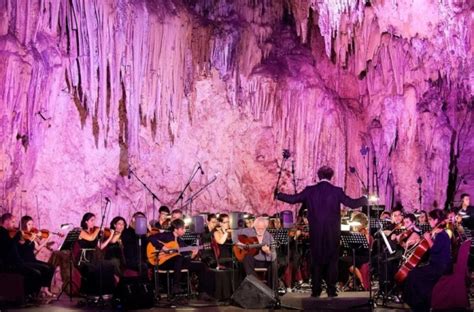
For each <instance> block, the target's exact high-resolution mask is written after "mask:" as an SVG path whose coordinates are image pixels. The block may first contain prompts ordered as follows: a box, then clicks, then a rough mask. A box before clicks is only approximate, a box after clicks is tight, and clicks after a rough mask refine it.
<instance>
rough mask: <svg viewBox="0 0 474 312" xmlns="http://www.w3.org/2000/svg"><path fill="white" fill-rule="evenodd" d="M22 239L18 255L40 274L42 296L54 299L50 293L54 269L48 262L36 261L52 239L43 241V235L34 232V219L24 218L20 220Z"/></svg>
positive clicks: (19, 242)
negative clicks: (37, 256)
mask: <svg viewBox="0 0 474 312" xmlns="http://www.w3.org/2000/svg"><path fill="white" fill-rule="evenodd" d="M20 230H21V237H20V240H19V241H18V253H19V255H20V257H21V258H22V259H23V262H24V264H25V265H27V266H28V267H30V268H33V269H35V270H37V271H39V272H40V274H41V278H40V283H41V290H40V291H41V293H40V295H42V296H46V297H52V296H53V294H52V293H51V291H50V287H51V281H52V280H53V275H54V269H55V268H54V267H53V266H52V265H50V264H48V263H46V262H43V261H40V260H38V259H36V253H37V252H39V251H40V250H41V249H43V248H44V247H45V246H46V244H47V243H48V242H49V240H50V239H51V236H49V237H48V238H46V239H41V237H40V236H41V233H39V234H38V232H36V231H33V218H31V217H30V216H23V217H22V218H21V220H20Z"/></svg>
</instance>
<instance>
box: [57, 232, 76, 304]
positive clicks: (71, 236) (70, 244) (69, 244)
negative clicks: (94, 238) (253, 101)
mask: <svg viewBox="0 0 474 312" xmlns="http://www.w3.org/2000/svg"><path fill="white" fill-rule="evenodd" d="M80 233H81V229H80V228H75V229H73V230H72V231H70V232H69V233H68V234H67V236H66V239H65V240H64V242H63V244H62V245H61V248H59V250H60V251H68V252H69V279H68V280H67V282H66V283H64V285H63V287H62V289H61V292H60V293H59V295H58V298H57V300H59V299H61V296H62V294H63V293H64V291H65V290H66V289H67V287H68V286H69V301H72V286H73V284H74V281H73V279H72V268H73V262H74V255H73V248H74V244H75V243H76V242H77V240H78V238H79V234H80ZM75 286H76V288H77V287H78V286H77V285H75Z"/></svg>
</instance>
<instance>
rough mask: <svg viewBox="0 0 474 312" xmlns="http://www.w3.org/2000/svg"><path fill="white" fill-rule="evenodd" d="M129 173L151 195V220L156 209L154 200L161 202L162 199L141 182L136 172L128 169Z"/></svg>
mask: <svg viewBox="0 0 474 312" xmlns="http://www.w3.org/2000/svg"><path fill="white" fill-rule="evenodd" d="M130 174H131V175H133V176H134V177H135V178H136V179H137V180H138V182H140V184H141V185H143V187H144V188H145V189H146V190H147V191H148V193H150V195H151V197H152V203H153V220H155V211H156V206H155V200H157V201H159V202H160V203H162V201H161V200H160V199H159V198H158V196H156V194H155V193H154V192H153V191H152V190H151V189H150V188H149V187H148V186H147V185H146V184H145V182H143V181H142V180H141V179H140V178H139V177H138V176H137V175H136V174H135V172H134V171H132V170H130Z"/></svg>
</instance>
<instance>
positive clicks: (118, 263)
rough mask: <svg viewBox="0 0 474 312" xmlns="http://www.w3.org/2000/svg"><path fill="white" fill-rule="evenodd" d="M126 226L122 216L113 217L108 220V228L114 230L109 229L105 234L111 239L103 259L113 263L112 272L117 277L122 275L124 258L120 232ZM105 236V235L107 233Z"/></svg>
mask: <svg viewBox="0 0 474 312" xmlns="http://www.w3.org/2000/svg"><path fill="white" fill-rule="evenodd" d="M126 228H127V222H126V221H125V219H124V218H122V217H120V216H118V217H115V218H113V219H112V221H111V222H110V230H113V231H114V232H113V234H112V233H111V231H110V232H106V233H107V234H110V237H112V239H111V240H110V241H109V244H108V245H107V249H106V251H105V259H106V260H109V261H111V262H112V263H113V264H114V273H115V276H117V277H120V276H122V269H123V267H124V266H125V258H124V254H123V244H122V238H121V236H122V232H123V231H124V230H125V229H126ZM105 236H106V237H107V235H105ZM107 238H108V237H107ZM107 238H105V239H107Z"/></svg>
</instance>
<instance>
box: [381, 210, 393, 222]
mask: <svg viewBox="0 0 474 312" xmlns="http://www.w3.org/2000/svg"><path fill="white" fill-rule="evenodd" d="M390 217H391V216H390V212H388V211H382V212H381V213H380V216H379V219H380V220H382V221H385V220H388V221H390V220H391V219H390Z"/></svg>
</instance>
